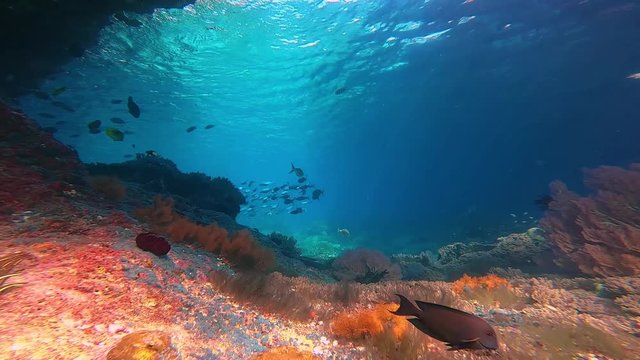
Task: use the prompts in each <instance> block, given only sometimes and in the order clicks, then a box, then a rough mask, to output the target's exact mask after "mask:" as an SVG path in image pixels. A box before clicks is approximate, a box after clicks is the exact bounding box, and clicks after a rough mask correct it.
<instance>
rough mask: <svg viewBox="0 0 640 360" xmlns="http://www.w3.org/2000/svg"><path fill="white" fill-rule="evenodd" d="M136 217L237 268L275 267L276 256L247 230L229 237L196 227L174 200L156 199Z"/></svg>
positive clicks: (214, 228)
mask: <svg viewBox="0 0 640 360" xmlns="http://www.w3.org/2000/svg"><path fill="white" fill-rule="evenodd" d="M134 215H135V216H136V217H138V218H139V219H141V220H143V221H145V222H147V223H149V224H150V225H151V226H152V227H153V230H154V231H156V232H160V233H164V234H167V235H169V237H170V238H171V240H172V241H175V242H187V243H193V242H197V243H199V244H200V245H202V247H203V248H204V249H205V250H207V251H211V252H213V253H215V254H220V255H221V256H222V257H224V258H225V259H227V260H228V261H229V262H231V264H232V265H233V266H235V267H238V268H243V269H257V270H268V269H270V268H271V267H272V266H273V265H274V262H275V256H274V255H273V253H272V252H271V251H270V250H268V249H265V248H264V247H262V246H261V245H260V244H259V243H258V242H256V241H255V240H254V239H253V236H252V235H251V233H250V232H249V231H248V230H240V231H237V232H235V233H234V234H233V235H231V236H229V234H228V232H227V230H225V229H224V228H221V227H219V226H218V225H215V224H210V225H207V226H202V225H198V224H194V223H192V222H191V221H189V219H187V218H185V217H182V216H180V215H178V214H177V213H176V212H175V211H174V210H173V201H172V200H171V199H169V198H162V197H161V196H156V198H155V200H154V205H153V206H152V207H149V208H143V209H136V210H134Z"/></svg>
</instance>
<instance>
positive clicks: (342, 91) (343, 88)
mask: <svg viewBox="0 0 640 360" xmlns="http://www.w3.org/2000/svg"><path fill="white" fill-rule="evenodd" d="M346 91H347V88H346V87H339V88H337V89H336V95H340V94H344V93H345V92H346Z"/></svg>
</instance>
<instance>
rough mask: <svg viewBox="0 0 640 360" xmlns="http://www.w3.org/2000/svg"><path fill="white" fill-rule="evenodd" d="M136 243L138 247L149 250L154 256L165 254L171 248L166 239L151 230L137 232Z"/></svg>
mask: <svg viewBox="0 0 640 360" xmlns="http://www.w3.org/2000/svg"><path fill="white" fill-rule="evenodd" d="M136 245H137V246H138V247H139V248H140V249H142V250H144V251H149V252H151V253H153V254H154V255H156V256H163V255H167V253H168V252H169V250H171V244H169V242H168V241H167V239H165V238H163V237H162V236H160V235H158V234H154V233H151V232H147V233H142V234H138V236H136Z"/></svg>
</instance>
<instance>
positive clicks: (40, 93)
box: [33, 91, 50, 100]
mask: <svg viewBox="0 0 640 360" xmlns="http://www.w3.org/2000/svg"><path fill="white" fill-rule="evenodd" d="M33 95H34V96H35V97H37V98H38V99H40V100H49V99H50V97H49V94H47V93H46V92H44V91H34V92H33Z"/></svg>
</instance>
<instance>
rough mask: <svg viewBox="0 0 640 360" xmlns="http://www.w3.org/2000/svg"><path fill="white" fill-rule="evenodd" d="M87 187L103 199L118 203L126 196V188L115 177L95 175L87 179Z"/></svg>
mask: <svg viewBox="0 0 640 360" xmlns="http://www.w3.org/2000/svg"><path fill="white" fill-rule="evenodd" d="M87 182H88V183H89V186H90V187H91V188H92V189H93V190H94V191H96V192H98V193H99V194H102V196H104V198H105V199H107V200H110V201H120V200H122V199H124V197H125V196H127V187H126V185H125V184H124V183H123V182H122V181H120V179H118V178H117V177H115V176H104V175H95V176H89V177H88V178H87Z"/></svg>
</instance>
